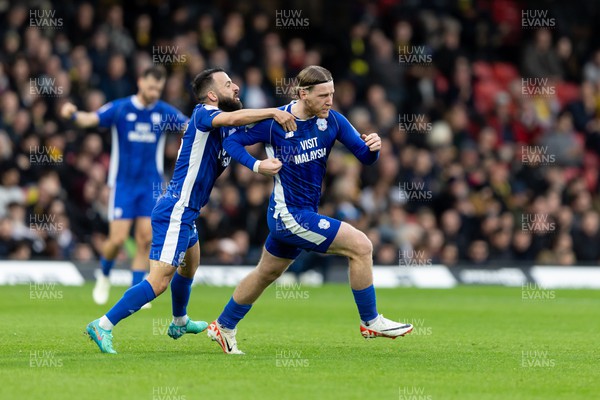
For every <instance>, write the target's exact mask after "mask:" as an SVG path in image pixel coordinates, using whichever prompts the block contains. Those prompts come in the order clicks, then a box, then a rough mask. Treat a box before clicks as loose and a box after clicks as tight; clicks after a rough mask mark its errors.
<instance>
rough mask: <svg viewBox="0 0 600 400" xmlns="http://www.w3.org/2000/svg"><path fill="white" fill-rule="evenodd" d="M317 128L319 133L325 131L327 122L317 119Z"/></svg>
mask: <svg viewBox="0 0 600 400" xmlns="http://www.w3.org/2000/svg"><path fill="white" fill-rule="evenodd" d="M317 128H319V130H320V131H324V130H325V129H327V120H326V119H325V118H319V119H318V120H317Z"/></svg>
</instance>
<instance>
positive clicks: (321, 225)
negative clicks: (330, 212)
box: [319, 218, 330, 229]
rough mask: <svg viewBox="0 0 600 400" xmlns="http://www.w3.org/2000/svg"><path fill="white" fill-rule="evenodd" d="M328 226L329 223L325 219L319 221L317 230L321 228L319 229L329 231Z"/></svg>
mask: <svg viewBox="0 0 600 400" xmlns="http://www.w3.org/2000/svg"><path fill="white" fill-rule="evenodd" d="M329 225H330V224H329V221H327V220H326V219H325V218H322V219H321V220H320V221H319V228H321V229H329Z"/></svg>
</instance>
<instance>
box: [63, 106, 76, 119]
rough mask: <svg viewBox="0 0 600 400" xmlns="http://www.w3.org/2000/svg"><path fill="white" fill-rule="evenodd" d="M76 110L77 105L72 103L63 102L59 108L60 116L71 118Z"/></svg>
mask: <svg viewBox="0 0 600 400" xmlns="http://www.w3.org/2000/svg"><path fill="white" fill-rule="evenodd" d="M76 111H77V106H76V105H75V104H73V103H65V104H63V106H62V107H61V109H60V116H61V117H63V118H64V119H71V117H72V116H73V114H74V113H75V112H76Z"/></svg>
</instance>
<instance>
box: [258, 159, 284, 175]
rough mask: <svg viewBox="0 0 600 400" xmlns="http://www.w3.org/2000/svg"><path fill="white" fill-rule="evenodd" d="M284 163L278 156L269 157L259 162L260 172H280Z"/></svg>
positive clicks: (267, 173)
mask: <svg viewBox="0 0 600 400" xmlns="http://www.w3.org/2000/svg"><path fill="white" fill-rule="evenodd" d="M282 165H283V164H282V163H281V161H279V160H278V159H277V158H267V159H266V160H262V161H261V162H260V163H259V164H258V173H259V174H263V175H265V176H273V175H275V174H276V173H278V172H279V170H280V169H281V166H282Z"/></svg>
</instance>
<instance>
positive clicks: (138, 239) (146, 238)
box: [135, 233, 152, 249]
mask: <svg viewBox="0 0 600 400" xmlns="http://www.w3.org/2000/svg"><path fill="white" fill-rule="evenodd" d="M135 243H136V245H137V246H138V248H141V249H149V248H150V244H151V243H152V234H146V233H142V234H138V235H135Z"/></svg>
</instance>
